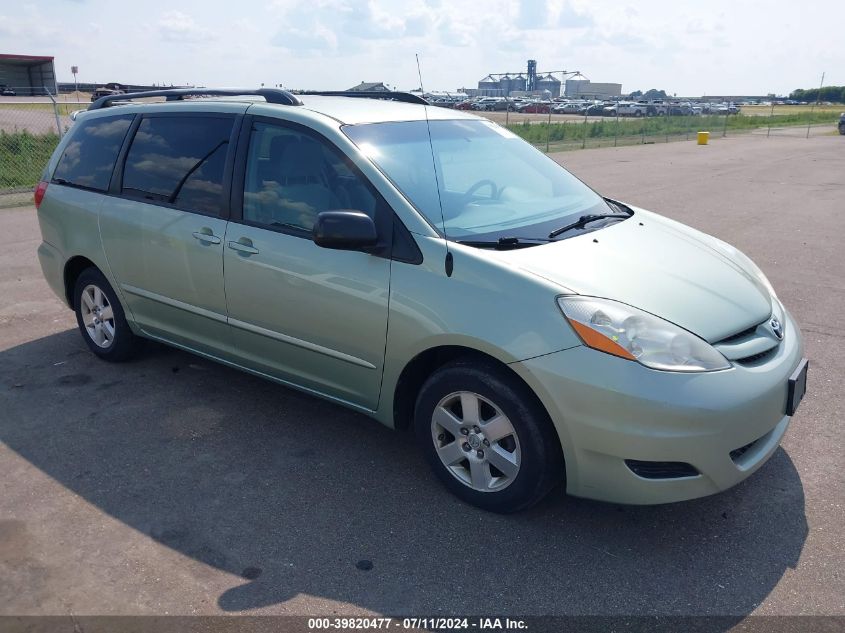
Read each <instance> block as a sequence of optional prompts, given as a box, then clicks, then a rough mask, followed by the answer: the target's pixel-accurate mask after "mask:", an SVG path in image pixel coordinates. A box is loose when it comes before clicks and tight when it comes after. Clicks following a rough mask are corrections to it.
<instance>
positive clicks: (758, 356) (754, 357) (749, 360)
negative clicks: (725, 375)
mask: <svg viewBox="0 0 845 633" xmlns="http://www.w3.org/2000/svg"><path fill="white" fill-rule="evenodd" d="M777 349H778V348H777V345H775V346H774V347H773V348H771V349H767V350H766V351H765V352H760V353H759V354H752V355H751V356H746V357H745V358H737V359H735V361H736V362H737V363H741V364H743V365H750V364H751V363H756V362H758V361H761V360H765V359H766V358H768V357H769V356H771V355H772V354H774V353H775V352H776V351H777Z"/></svg>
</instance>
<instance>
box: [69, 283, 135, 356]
mask: <svg viewBox="0 0 845 633" xmlns="http://www.w3.org/2000/svg"><path fill="white" fill-rule="evenodd" d="M73 309H74V312H76V323H77V325H78V326H79V332H80V333H81V334H82V339H83V340H84V341H85V343H86V344H87V345H88V349H90V350H91V351H92V352H94V354H96V355H97V356H99V357H100V358H102V359H103V360H107V361H110V362H122V361H126V360H129V359H130V358H132V357H133V356H135V355H136V354H137V352H138V351H139V349H140V347H141V345H142V343H143V341H142V339H140V338H139V337H137V336H135V335H134V334H133V333H132V330H130V329H129V324H128V323H127V322H126V314H125V313H124V311H123V306H121V305H120V301H119V300H118V298H117V295H116V294H115V292H114V290H113V289H112V287H111V284H109V282H108V280H107V279H106V278H105V276H104V275H103V273H101V272H100V271H99V270H97V269H96V268H87V269H85V270H84V271H82V273H81V274H80V275H79V277H78V278H77V280H76V284H75V285H74V289H73Z"/></svg>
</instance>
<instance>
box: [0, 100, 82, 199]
mask: <svg viewBox="0 0 845 633" xmlns="http://www.w3.org/2000/svg"><path fill="white" fill-rule="evenodd" d="M4 92H18V93H20V92H23V91H22V90H16V89H15V88H14V87H11V88H9V87H7V88H6V89H5V90H4ZM42 94H43V95H44V96H25V97H20V96H17V95H9V94H5V95H0V208H2V207H10V206H19V205H24V204H29V203H30V202H31V201H32V191H33V189H34V188H35V186H36V185H37V184H38V181H39V180H40V179H41V174H42V172H43V171H44V167H45V165H46V164H47V161H48V160H49V159H50V155H51V154H52V153H53V150H54V149H55V147H56V144H57V143H58V142H59V140H60V139H61V137H62V135H63V134H64V133H65V132H66V131H67V130H68V128H69V127H70V125H71V123H72V121H71V116H70V115H71V113H72V112H73V111H75V110H83V109H85V108H87V107H88V105H90V100H89V101H80V100H78V98H76V97H73V96H71V95H61V96H60V97H59V98H58V99H57V98H56V97H54V96H53V95H51V94H49V92H48V91H47V90H42Z"/></svg>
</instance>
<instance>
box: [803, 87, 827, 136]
mask: <svg viewBox="0 0 845 633" xmlns="http://www.w3.org/2000/svg"><path fill="white" fill-rule="evenodd" d="M822 86H824V73H822V80H821V82H820V83H819V94H818V95H816V101H815V102H814V103H813V107H812V108H810V117H809V119H808V120H807V136H805V137H804V138H810V126H811V125H812V124H813V113H814V112H815V111H816V106H817V105H818V103H819V101H821V98H822Z"/></svg>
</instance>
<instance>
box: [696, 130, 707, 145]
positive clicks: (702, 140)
mask: <svg viewBox="0 0 845 633" xmlns="http://www.w3.org/2000/svg"><path fill="white" fill-rule="evenodd" d="M708 140H710V132H699V133H698V144H699V145H707V141H708Z"/></svg>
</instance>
